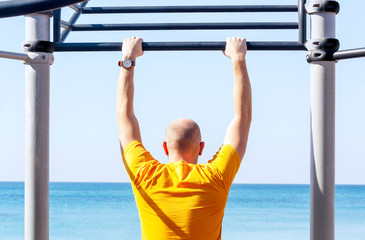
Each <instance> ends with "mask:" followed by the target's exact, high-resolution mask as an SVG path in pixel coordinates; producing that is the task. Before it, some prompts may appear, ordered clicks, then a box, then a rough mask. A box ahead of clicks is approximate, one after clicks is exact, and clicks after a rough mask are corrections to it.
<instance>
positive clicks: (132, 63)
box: [118, 58, 136, 69]
mask: <svg viewBox="0 0 365 240" xmlns="http://www.w3.org/2000/svg"><path fill="white" fill-rule="evenodd" d="M135 65H136V61H132V60H130V59H129V58H126V59H124V61H119V62H118V66H119V67H124V68H127V69H128V68H130V67H134V66H135Z"/></svg>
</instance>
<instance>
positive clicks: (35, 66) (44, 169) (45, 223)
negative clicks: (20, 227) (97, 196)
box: [25, 13, 52, 240]
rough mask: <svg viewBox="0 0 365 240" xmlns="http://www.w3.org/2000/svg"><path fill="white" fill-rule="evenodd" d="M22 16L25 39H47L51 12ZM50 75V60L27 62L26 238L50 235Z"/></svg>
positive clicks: (37, 239)
mask: <svg viewBox="0 0 365 240" xmlns="http://www.w3.org/2000/svg"><path fill="white" fill-rule="evenodd" d="M25 19H26V22H25V24H26V34H25V36H26V41H37V40H42V41H49V39H50V15H48V14H47V13H45V14H34V15H28V16H26V17H25ZM42 54H43V56H47V54H50V55H52V54H51V53H46V54H44V53H42ZM42 58H45V57H42ZM49 79H50V63H47V62H44V63H42V62H28V63H27V64H26V66H25V118H26V119H25V131H26V132H25V139H26V142H25V148H26V149H25V154H26V156H25V240H48V239H49Z"/></svg>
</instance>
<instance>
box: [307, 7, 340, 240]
mask: <svg viewBox="0 0 365 240" xmlns="http://www.w3.org/2000/svg"><path fill="white" fill-rule="evenodd" d="M325 2H326V1H314V0H311V1H310V3H309V4H313V5H314V7H318V6H320V5H322V3H325ZM310 14H311V15H310V16H311V38H312V39H321V38H335V35H336V33H335V16H336V13H333V12H314V13H310ZM310 70H311V74H310V78H311V83H310V85H311V86H310V91H311V103H310V105H311V188H310V189H311V224H310V226H311V233H310V238H311V240H334V233H335V62H334V61H319V62H313V63H311V66H310Z"/></svg>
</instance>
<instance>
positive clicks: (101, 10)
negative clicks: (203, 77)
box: [82, 5, 298, 14]
mask: <svg viewBox="0 0 365 240" xmlns="http://www.w3.org/2000/svg"><path fill="white" fill-rule="evenodd" d="M297 11H298V7H297V6H295V5H251V6H250V5H249V6H241V5H223V6H209V5H208V6H133V7H85V8H83V9H82V13H85V14H106V13H196V12H199V13H208V12H297Z"/></svg>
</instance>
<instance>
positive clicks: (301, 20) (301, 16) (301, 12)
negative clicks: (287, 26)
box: [298, 0, 307, 44]
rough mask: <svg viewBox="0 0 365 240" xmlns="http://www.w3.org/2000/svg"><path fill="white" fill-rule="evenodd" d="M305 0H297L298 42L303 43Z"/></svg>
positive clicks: (305, 33) (305, 19) (305, 16)
mask: <svg viewBox="0 0 365 240" xmlns="http://www.w3.org/2000/svg"><path fill="white" fill-rule="evenodd" d="M305 2H306V0H298V22H299V36H298V38H299V42H300V43H302V44H304V43H305V42H306V41H307V13H306V11H305V6H304V5H305Z"/></svg>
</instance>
